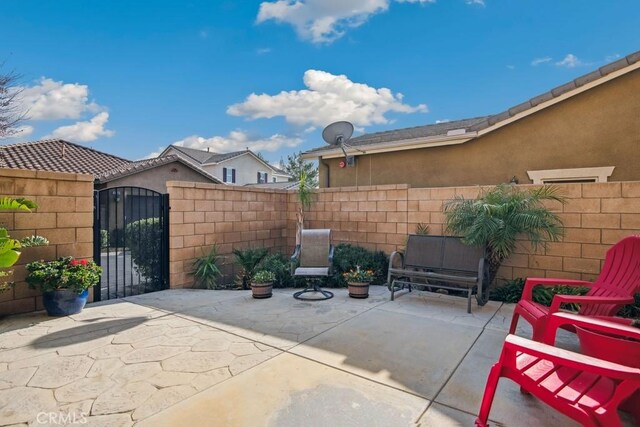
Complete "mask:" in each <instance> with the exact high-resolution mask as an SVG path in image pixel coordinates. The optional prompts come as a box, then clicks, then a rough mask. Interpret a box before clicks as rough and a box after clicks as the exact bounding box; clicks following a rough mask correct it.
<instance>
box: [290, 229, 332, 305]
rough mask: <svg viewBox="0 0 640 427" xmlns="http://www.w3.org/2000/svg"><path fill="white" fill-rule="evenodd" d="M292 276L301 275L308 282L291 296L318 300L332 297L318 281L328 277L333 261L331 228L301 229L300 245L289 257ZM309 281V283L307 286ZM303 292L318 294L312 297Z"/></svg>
mask: <svg viewBox="0 0 640 427" xmlns="http://www.w3.org/2000/svg"><path fill="white" fill-rule="evenodd" d="M291 261H292V265H291V269H292V273H293V276H294V277H302V278H304V279H306V280H307V281H308V282H307V283H308V285H307V287H306V288H305V289H304V290H302V291H298V292H296V293H294V294H293V297H294V298H296V299H300V300H306V301H320V300H326V299H329V298H333V293H332V292H329V291H326V290H324V289H321V288H320V281H321V280H322V279H324V278H326V277H329V274H330V273H331V265H332V263H333V246H332V245H331V230H327V229H317V230H302V236H301V239H300V245H298V246H296V250H295V252H294V253H293V256H292V257H291ZM309 282H310V285H311V286H309ZM304 294H316V295H318V294H320V295H322V296H320V297H314V296H311V295H304Z"/></svg>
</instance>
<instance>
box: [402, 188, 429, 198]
mask: <svg viewBox="0 0 640 427" xmlns="http://www.w3.org/2000/svg"><path fill="white" fill-rule="evenodd" d="M429 199H431V189H429V188H410V189H409V190H408V191H407V200H429Z"/></svg>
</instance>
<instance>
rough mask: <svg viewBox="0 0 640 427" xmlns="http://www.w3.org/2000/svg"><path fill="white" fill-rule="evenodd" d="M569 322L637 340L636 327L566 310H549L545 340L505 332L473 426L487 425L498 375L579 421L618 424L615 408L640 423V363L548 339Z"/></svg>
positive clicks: (606, 425)
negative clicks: (607, 357) (638, 365)
mask: <svg viewBox="0 0 640 427" xmlns="http://www.w3.org/2000/svg"><path fill="white" fill-rule="evenodd" d="M568 324H570V325H574V326H575V325H577V326H580V327H584V328H587V329H589V330H593V331H600V332H603V333H609V334H610V333H613V334H616V335H618V336H625V337H629V338H632V339H636V340H640V329H638V328H633V327H629V326H623V325H620V324H619V323H611V322H606V321H602V320H599V319H594V318H590V317H585V316H576V315H573V314H568V313H556V314H554V315H553V316H551V319H550V321H549V325H548V330H547V334H546V335H545V343H540V342H536V341H531V340H528V339H525V338H521V337H517V336H515V335H508V336H507V338H506V340H505V343H504V346H503V347H502V354H501V355H500V359H499V360H498V362H497V363H496V364H495V365H493V367H492V368H491V372H490V373H489V378H488V380H487V386H486V388H485V391H484V396H483V398H482V404H481V406H480V413H479V414H478V418H477V419H476V426H478V427H486V426H487V425H488V424H487V420H488V418H489V412H490V410H491V404H492V403H493V398H494V396H495V392H496V389H497V387H498V380H499V379H500V378H501V377H505V378H509V379H511V380H512V381H514V382H516V383H517V384H519V385H520V390H521V391H523V392H524V393H530V394H532V395H534V396H535V397H537V398H538V399H540V400H542V401H543V402H544V403H546V404H547V405H549V406H551V407H553V408H554V409H556V410H557V411H559V412H561V413H563V414H565V415H567V416H568V417H570V418H572V419H574V420H576V421H578V422H579V423H581V424H582V425H583V426H593V427H596V426H598V427H619V426H622V421H621V419H620V415H619V414H618V408H622V409H625V410H628V411H629V412H631V413H632V414H633V415H634V417H635V419H636V423H638V424H637V425H640V369H638V368H635V367H630V366H625V365H620V364H616V363H613V362H609V361H606V360H602V359H596V358H594V357H589V356H585V355H582V354H579V353H574V352H571V351H567V350H563V349H560V348H557V347H553V346H552V345H550V344H549V343H552V342H553V341H554V340H555V334H556V331H557V329H558V328H559V327H563V326H566V325H568ZM629 343H630V344H635V343H633V342H632V341H629Z"/></svg>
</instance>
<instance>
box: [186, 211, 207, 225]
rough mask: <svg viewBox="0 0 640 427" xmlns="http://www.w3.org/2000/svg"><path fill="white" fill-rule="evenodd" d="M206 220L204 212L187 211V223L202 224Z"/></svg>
mask: <svg viewBox="0 0 640 427" xmlns="http://www.w3.org/2000/svg"><path fill="white" fill-rule="evenodd" d="M203 222H204V212H185V213H184V223H185V224H200V223H203Z"/></svg>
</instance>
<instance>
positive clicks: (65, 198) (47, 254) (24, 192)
mask: <svg viewBox="0 0 640 427" xmlns="http://www.w3.org/2000/svg"><path fill="white" fill-rule="evenodd" d="M0 196H13V197H26V198H28V199H30V200H33V201H34V202H36V203H37V205H38V209H35V210H34V211H33V212H31V213H27V212H5V211H3V212H1V213H0V223H1V224H2V226H3V227H6V228H7V229H8V230H9V235H10V236H11V237H13V238H16V239H21V238H23V237H27V236H32V235H41V236H44V237H46V238H47V239H49V242H50V245H49V246H43V247H35V248H25V249H23V250H22V256H21V257H20V260H19V262H18V264H16V265H15V266H14V267H13V271H14V274H13V277H8V278H6V279H9V280H14V281H15V282H16V285H15V287H14V288H13V289H11V290H9V291H5V292H0V316H2V315H6V314H14V313H24V312H29V311H34V310H41V309H42V296H41V294H40V291H35V290H31V289H29V288H28V286H27V284H26V283H25V282H24V278H25V276H26V270H25V268H24V266H25V264H27V263H29V262H31V261H35V260H38V259H44V260H47V261H49V260H52V259H55V258H57V257H61V256H69V255H71V256H74V257H76V258H91V257H92V256H93V176H91V175H80V174H72V173H59V172H35V171H26V170H18V169H0ZM90 291H91V290H90ZM91 297H92V295H91V296H90V298H91ZM90 300H91V299H90Z"/></svg>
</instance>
